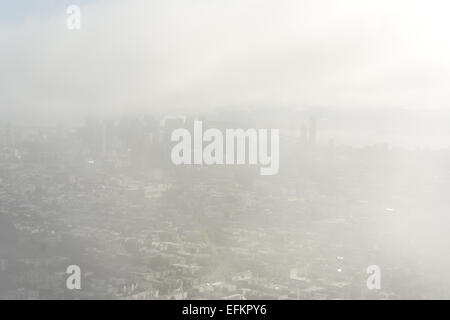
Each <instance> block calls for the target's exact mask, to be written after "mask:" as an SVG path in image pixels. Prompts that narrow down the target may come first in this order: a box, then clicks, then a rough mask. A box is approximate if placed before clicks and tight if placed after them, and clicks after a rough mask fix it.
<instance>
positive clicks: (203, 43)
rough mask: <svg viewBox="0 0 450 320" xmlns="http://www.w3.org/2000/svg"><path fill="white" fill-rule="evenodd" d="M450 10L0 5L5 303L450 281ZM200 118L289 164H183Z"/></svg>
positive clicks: (427, 294) (211, 3)
mask: <svg viewBox="0 0 450 320" xmlns="http://www.w3.org/2000/svg"><path fill="white" fill-rule="evenodd" d="M71 4H75V5H78V6H79V7H80V9H81V29H79V30H78V29H75V30H71V29H69V28H68V27H67V19H68V17H69V14H68V13H67V11H66V10H67V7H68V6H69V5H71ZM449 9H450V4H449V3H448V1H444V0H431V1H424V0H422V1H420V0H413V1H406V0H391V1H388V0H380V1H361V0H346V1H332V0H277V1H275V0H263V1H261V0H259V1H256V0H227V1H218V0H183V1H181V0H164V1H163V0H160V1H155V0H152V1H148V0H146V1H144V0H128V1H93V0H83V1H78V3H77V1H73V2H72V1H51V0H45V1H40V2H33V4H30V3H29V1H23V0H18V1H14V2H13V3H7V2H1V3H0V12H1V13H0V299H35V298H38V299H59V298H64V299H77V298H81V299H141V298H144V299H238V298H239V299H240V298H246V299H251V298H256V299H262V298H268V299H322V298H326V299H335V298H337V299H353V298H356V299H417V298H419V299H431V298H439V299H448V298H450V291H449V289H448V288H449V287H448V285H449V284H450V278H449V276H448V272H447V270H448V267H450V258H449V257H448V254H447V252H449V251H448V250H449V249H450V248H449V245H450V238H449V235H448V232H447V230H448V227H449V226H450V220H449V217H448V212H449V209H450V202H449V200H448V196H447V195H446V194H447V192H446V191H447V190H448V189H449V187H450V185H449V184H450V166H449V160H450V149H449V141H450V140H449V139H450V129H449V126H448V123H449V121H450V91H449V90H448V88H449V87H450V59H449V57H450V42H449V41H448V30H450V22H449V20H448V12H449ZM198 119H202V121H203V125H204V127H205V128H214V129H217V130H219V131H221V132H225V130H227V129H236V128H243V129H269V128H271V129H272V128H275V129H279V130H280V138H279V139H280V141H279V148H280V150H279V155H280V159H279V173H278V164H277V170H276V171H277V174H276V175H274V176H261V175H259V174H258V169H259V168H258V167H255V166H252V165H251V164H244V165H240V166H228V165H220V164H216V165H211V166H209V165H204V164H202V165H191V164H189V165H187V164H186V165H183V164H181V165H175V164H174V162H173V158H172V161H171V158H170V156H171V150H172V148H173V146H174V141H173V139H171V134H172V132H173V130H175V129H177V128H184V129H185V130H188V132H189V130H192V128H193V125H192V124H193V123H195V121H198ZM255 132H256V131H255ZM201 138H202V137H200V139H201ZM243 141H246V140H245V139H244V140H243ZM203 143H205V144H206V141H203ZM248 143H250V142H248ZM202 146H203V147H204V145H202ZM247 147H248V149H249V151H248V153H249V154H250V150H251V148H250V147H251V146H246V147H245V148H244V151H245V152H247V149H246V148H247ZM194 148H195V147H194ZM233 148H234V147H233ZM270 148H273V146H272V147H270ZM198 150H200V151H199V152H200V153H199V154H200V155H203V153H202V152H203V151H202V149H201V148H200V149H198ZM198 150H197V151H198ZM255 150H256V147H255ZM189 151H190V150H189ZM272 151H273V150H272ZM272 154H273V153H272ZM243 158H245V157H243ZM231 162H232V161H231ZM73 264H75V265H79V266H80V267H81V272H82V273H83V289H82V290H71V289H70V290H69V289H68V288H69V287H67V288H66V281H65V272H66V268H67V267H68V266H69V265H73ZM373 265H375V266H379V267H380V268H381V274H382V279H383V280H382V284H381V288H377V289H376V290H372V289H373V288H372V289H369V287H366V279H367V277H368V275H367V273H366V269H367V267H369V266H373ZM86 273H87V276H86V275H85V274H86ZM84 284H85V285H84ZM275 288H278V289H275ZM280 288H281V289H280Z"/></svg>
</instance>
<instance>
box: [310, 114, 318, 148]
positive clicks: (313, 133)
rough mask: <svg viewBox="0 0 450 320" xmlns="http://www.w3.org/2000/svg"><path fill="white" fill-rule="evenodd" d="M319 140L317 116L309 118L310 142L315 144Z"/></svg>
mask: <svg viewBox="0 0 450 320" xmlns="http://www.w3.org/2000/svg"><path fill="white" fill-rule="evenodd" d="M316 140H317V121H316V118H315V117H311V118H310V119H309V144H310V145H315V144H316Z"/></svg>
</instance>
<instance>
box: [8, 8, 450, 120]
mask: <svg viewBox="0 0 450 320" xmlns="http://www.w3.org/2000/svg"><path fill="white" fill-rule="evenodd" d="M68 4H78V5H79V6H80V7H81V10H82V22H81V24H82V28H81V30H72V31H71V30H68V29H67V28H66V19H67V14H66V8H67V6H68ZM449 10H450V2H448V1H445V0H431V1H425V0H423V1H411V0H408V1H407V0H398V1H395V0H381V1H380V0H378V1H362V0H345V1H334V0H306V1H305V0H259V1H256V0H221V1H218V0H159V1H149V0H126V1H125V0H124V1H92V0H91V1H86V0H84V1H78V0H73V1H59V0H58V1H56V0H53V1H50V0H41V1H25V0H16V1H5V0H1V2H0V12H1V13H0V112H1V116H2V117H23V116H27V117H29V118H30V119H40V118H48V117H61V116H65V117H69V116H72V115H81V114H84V113H99V114H102V113H104V114H109V113H113V112H114V113H116V112H124V111H128V110H131V111H134V110H141V111H145V110H152V108H170V107H179V108H194V107H201V108H209V107H217V106H234V107H239V106H248V105H250V106H258V105H264V106H265V107H267V106H269V107H273V108H277V107H279V106H285V105H289V106H303V105H308V106H316V105H317V106H327V107H328V106H329V107H337V108H339V107H344V106H350V107H378V106H384V107H414V108H435V107H445V108H448V107H449V106H450V104H449V101H450V99H449V98H450V91H449V90H448V88H449V87H450V86H449V85H450V62H449V59H450V43H449V37H448V31H449V30H450V20H448V13H449Z"/></svg>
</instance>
